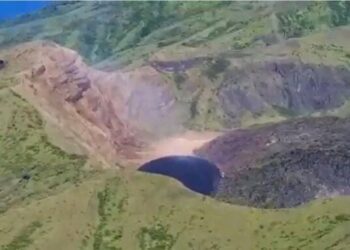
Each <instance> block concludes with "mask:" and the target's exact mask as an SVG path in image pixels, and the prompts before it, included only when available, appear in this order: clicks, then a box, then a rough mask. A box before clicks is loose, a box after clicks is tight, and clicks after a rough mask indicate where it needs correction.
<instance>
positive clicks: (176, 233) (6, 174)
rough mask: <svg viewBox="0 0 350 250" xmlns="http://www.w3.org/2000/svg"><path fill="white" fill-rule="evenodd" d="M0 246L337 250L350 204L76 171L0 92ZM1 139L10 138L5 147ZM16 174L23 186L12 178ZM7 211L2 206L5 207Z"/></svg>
mask: <svg viewBox="0 0 350 250" xmlns="http://www.w3.org/2000/svg"><path fill="white" fill-rule="evenodd" d="M0 97H1V98H0V102H1V107H2V109H1V113H0V116H1V121H2V123H1V126H0V135H1V136H0V143H1V147H0V154H1V158H2V162H1V165H0V169H1V173H2V175H1V182H0V187H1V191H0V195H1V196H0V201H1V204H2V208H3V211H2V213H1V214H0V245H1V247H0V249H3V250H20V249H52V250H55V249H62V244H63V243H62V242H64V244H65V249H72V250H73V249H74V250H76V249H93V250H108V249H110V250H112V249H113V250H115V249H123V250H124V249H125V250H129V249H141V250H151V249H153V250H156V249H159V250H160V249H179V250H182V249H196V250H197V249H201V250H202V249H203V250H205V249H208V250H209V249H229V250H231V249H327V247H329V248H328V249H346V247H347V246H348V245H349V244H350V242H349V233H350V214H349V212H348V206H349V205H350V199H349V198H347V197H339V198H336V199H332V200H323V201H322V200H320V201H316V202H314V203H311V204H309V205H306V206H305V207H300V208H297V209H291V210H280V211H273V210H258V209H253V208H246V207H239V206H231V205H227V204H223V203H218V202H216V201H214V200H212V199H209V198H205V197H202V196H200V195H196V194H194V193H191V192H189V191H187V190H185V189H184V188H182V187H180V185H179V184H178V183H177V182H175V181H172V180H169V179H167V178H164V177H157V176H147V175H144V174H140V173H134V172H133V173H129V172H118V171H112V170H111V171H108V172H96V171H91V170H90V171H87V170H84V169H83V165H84V164H85V163H84V162H85V160H84V159H83V158H82V157H79V156H75V155H69V154H67V153H65V152H63V151H61V150H60V149H58V148H56V147H54V146H52V145H51V144H49V143H48V142H47V140H46V135H45V133H44V130H43V123H42V121H41V119H40V116H39V115H38V113H37V112H36V111H35V110H34V109H33V108H32V107H31V106H30V105H29V104H27V103H26V102H25V101H24V100H22V99H21V98H20V97H18V96H16V95H15V94H14V93H13V92H11V91H10V90H8V89H3V90H2V91H1V95H0ZM9 138H11V140H9ZM23 171H25V172H28V173H30V174H31V176H32V177H31V179H30V180H21V174H22V173H23ZM9 207H11V209H7V208H9Z"/></svg>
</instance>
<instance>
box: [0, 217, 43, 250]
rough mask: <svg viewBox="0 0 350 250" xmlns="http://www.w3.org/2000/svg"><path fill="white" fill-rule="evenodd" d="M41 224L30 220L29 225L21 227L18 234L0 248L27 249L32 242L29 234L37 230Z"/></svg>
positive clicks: (11, 249)
mask: <svg viewBox="0 0 350 250" xmlns="http://www.w3.org/2000/svg"><path fill="white" fill-rule="evenodd" d="M40 227H42V224H41V223H40V222H38V221H34V222H32V223H31V224H30V225H28V226H26V227H24V228H23V230H22V231H21V232H20V234H19V235H17V236H16V237H15V238H14V239H13V240H12V241H11V242H10V243H9V244H7V245H6V246H2V247H1V250H22V249H27V247H29V246H30V245H31V244H32V243H33V239H32V238H31V236H32V235H33V234H34V232H35V231H37V230H38V229H39V228H40Z"/></svg>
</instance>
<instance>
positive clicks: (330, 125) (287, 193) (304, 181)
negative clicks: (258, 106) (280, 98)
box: [196, 117, 350, 208]
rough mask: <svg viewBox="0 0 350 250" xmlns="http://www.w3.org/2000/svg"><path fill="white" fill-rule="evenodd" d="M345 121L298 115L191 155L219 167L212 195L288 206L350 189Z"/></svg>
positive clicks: (241, 132) (347, 122)
mask: <svg viewBox="0 0 350 250" xmlns="http://www.w3.org/2000/svg"><path fill="white" fill-rule="evenodd" d="M349 126H350V120H349V119H339V118H334V117H324V118H304V119H296V120H290V121H288V122H282V123H278V124H271V125H266V126H262V127H256V128H250V129H245V130H237V131H233V132H230V133H227V134H226V135H223V136H221V137H218V138H217V139H215V140H213V141H212V142H210V143H208V144H207V145H205V146H204V147H202V148H201V149H199V150H197V152H196V153H197V154H198V155H199V156H201V157H204V158H206V159H208V160H210V161H212V162H214V163H216V164H217V165H218V166H219V167H220V168H221V169H222V170H223V171H224V172H225V178H224V179H223V180H222V182H221V183H220V187H219V189H218V192H217V195H216V196H217V198H219V199H223V200H225V201H228V202H233V203H243V204H247V205H252V206H258V207H273V208H280V207H292V206H296V205H299V204H302V203H304V202H307V201H310V200H312V199H314V198H317V197H322V196H331V195H341V194H349V193H350V192H349V191H350V182H349V179H350V161H349V159H350V155H349V152H350V143H349V139H350V132H349V129H348V128H349Z"/></svg>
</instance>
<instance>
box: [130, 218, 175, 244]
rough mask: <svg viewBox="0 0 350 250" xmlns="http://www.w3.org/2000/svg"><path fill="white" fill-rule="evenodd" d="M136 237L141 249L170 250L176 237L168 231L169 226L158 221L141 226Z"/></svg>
mask: <svg viewBox="0 0 350 250" xmlns="http://www.w3.org/2000/svg"><path fill="white" fill-rule="evenodd" d="M137 237H138V239H139V244H140V245H139V246H140V249H142V250H158V249H164V250H171V249H172V248H173V246H174V244H175V242H176V237H175V236H173V235H172V234H170V233H169V226H164V225H162V224H160V223H158V224H155V225H154V226H152V227H142V228H141V229H140V231H139V233H138V235H137Z"/></svg>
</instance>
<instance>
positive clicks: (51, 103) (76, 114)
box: [8, 42, 143, 164]
mask: <svg viewBox="0 0 350 250" xmlns="http://www.w3.org/2000/svg"><path fill="white" fill-rule="evenodd" d="M8 59H9V60H11V61H12V63H13V64H14V65H17V67H18V73H17V74H18V76H19V79H20V82H21V83H20V84H19V85H18V86H16V87H15V88H14V89H15V90H16V91H17V92H18V93H20V94H22V95H23V96H24V97H26V98H27V99H28V100H29V101H30V102H31V103H33V104H34V105H35V106H36V107H37V108H38V109H39V110H40V111H41V112H42V114H44V116H45V117H46V118H47V119H51V120H53V121H54V122H55V123H57V124H59V126H60V127H61V129H62V131H63V133H70V134H72V135H74V138H76V140H77V141H78V142H79V143H80V144H81V145H82V146H83V147H84V148H85V149H86V150H87V151H88V152H89V154H90V155H94V156H98V157H99V158H100V159H103V160H104V161H106V162H108V163H109V164H113V163H115V162H127V160H130V159H135V158H137V152H138V151H139V150H140V148H141V146H142V144H143V142H142V140H141V139H140V140H139V139H137V138H136V136H135V133H136V132H135V131H136V130H133V128H132V127H131V126H130V125H129V124H128V122H127V120H125V119H122V118H121V116H120V115H119V114H118V112H117V108H116V106H115V104H113V103H112V101H111V100H110V99H108V98H106V97H105V94H104V93H103V91H101V89H100V87H99V85H98V83H97V81H96V79H98V78H100V77H101V74H102V75H103V72H98V71H95V70H93V69H91V68H88V67H87V66H86V65H85V64H84V62H83V61H82V60H81V58H80V57H79V56H78V55H77V54H76V53H75V52H73V51H71V50H69V49H65V48H62V47H60V46H58V45H56V44H54V43H49V42H35V43H29V44H25V45H22V46H20V47H17V48H14V49H13V50H12V51H11V52H10V53H9V55H8Z"/></svg>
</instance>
